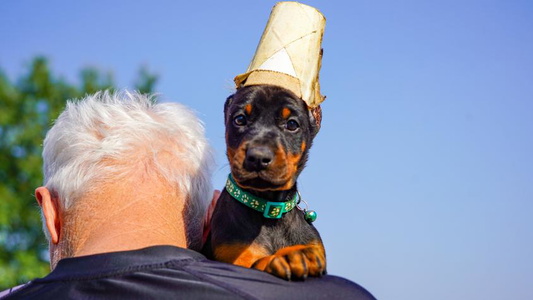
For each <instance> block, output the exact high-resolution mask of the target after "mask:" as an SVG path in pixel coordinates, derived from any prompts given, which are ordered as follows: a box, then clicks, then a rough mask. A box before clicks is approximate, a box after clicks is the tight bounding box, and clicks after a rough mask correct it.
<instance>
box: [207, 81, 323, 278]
mask: <svg viewBox="0 0 533 300" xmlns="http://www.w3.org/2000/svg"><path fill="white" fill-rule="evenodd" d="M224 115H225V124H226V143H227V156H228V159H229V163H230V167H231V174H230V176H229V178H228V183H227V184H226V188H225V189H224V190H223V192H222V194H221V196H220V198H219V200H218V203H217V205H216V207H215V211H214V213H213V216H212V219H211V231H210V235H209V237H208V240H207V242H206V246H205V248H204V253H206V254H207V255H208V256H209V257H211V258H212V259H215V260H218V261H223V262H228V263H233V264H237V265H241V266H244V267H252V268H256V269H259V270H263V271H266V272H269V273H271V274H274V275H276V276H278V277H281V278H285V279H304V278H306V277H307V276H320V275H322V274H324V273H325V271H326V257H325V251H324V246H323V244H322V241H321V239H320V235H319V234H318V232H317V230H316V229H315V227H314V226H313V225H311V224H310V222H309V221H308V220H306V218H305V217H304V212H303V211H302V210H300V209H299V207H296V204H297V202H299V200H300V199H299V193H298V191H297V187H296V179H297V178H298V175H299V174H300V173H301V171H302V170H303V168H304V165H305V163H306V161H307V157H308V151H309V148H310V147H311V144H312V141H313V138H314V137H315V135H316V134H317V133H318V130H319V128H320V120H321V112H320V107H318V108H316V109H314V110H310V109H308V107H307V105H306V104H305V102H304V101H303V100H301V99H300V98H298V97H296V96H295V95H294V94H293V93H292V92H290V91H288V90H286V89H284V88H281V87H277V86H270V85H256V86H248V87H243V88H241V89H239V90H238V91H237V92H236V93H235V94H234V95H232V96H230V97H229V98H228V99H227V100H226V103H225V105H224Z"/></svg>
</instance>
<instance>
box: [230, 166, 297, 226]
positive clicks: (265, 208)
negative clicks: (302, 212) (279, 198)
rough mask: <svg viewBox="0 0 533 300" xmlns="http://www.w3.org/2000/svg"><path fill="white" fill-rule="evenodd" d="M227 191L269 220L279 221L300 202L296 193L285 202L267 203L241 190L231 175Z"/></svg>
mask: <svg viewBox="0 0 533 300" xmlns="http://www.w3.org/2000/svg"><path fill="white" fill-rule="evenodd" d="M226 191H228V193H229V194H230V195H231V196H232V197H233V198H234V199H235V200H237V201H239V202H240V203H242V204H244V205H246V206H248V207H249V208H252V209H254V210H257V211H258V212H262V213H263V217H265V218H267V219H279V218H281V217H282V216H283V214H284V213H287V212H289V211H291V210H292V209H293V208H295V207H296V205H297V204H298V203H299V202H300V194H299V193H294V196H293V197H292V198H291V199H290V200H288V201H285V202H273V201H267V200H265V199H263V198H259V197H257V196H254V195H252V194H250V193H248V192H246V191H244V190H243V189H241V188H240V187H239V186H238V185H237V183H236V182H235V180H234V179H233V176H231V174H229V176H228V181H226Z"/></svg>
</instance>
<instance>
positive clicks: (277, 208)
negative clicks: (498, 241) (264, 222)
mask: <svg viewBox="0 0 533 300" xmlns="http://www.w3.org/2000/svg"><path fill="white" fill-rule="evenodd" d="M284 212H285V203H283V202H282V203H280V202H271V201H268V202H267V203H266V206H265V211H264V213H263V217H265V218H268V219H280V218H281V216H283V213H284Z"/></svg>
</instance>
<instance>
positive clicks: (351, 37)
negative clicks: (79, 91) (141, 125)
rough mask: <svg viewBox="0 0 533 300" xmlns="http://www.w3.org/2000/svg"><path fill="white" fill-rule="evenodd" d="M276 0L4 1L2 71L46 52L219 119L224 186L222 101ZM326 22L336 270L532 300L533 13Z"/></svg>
mask: <svg viewBox="0 0 533 300" xmlns="http://www.w3.org/2000/svg"><path fill="white" fill-rule="evenodd" d="M274 3H275V1H266V0H265V1H244V0H239V1H231V0H228V1H158V0H152V1H54V0H51V1H13V0H6V1H1V2H0V16H1V17H0V68H2V69H3V70H4V71H5V72H6V73H7V74H8V75H9V76H10V77H11V78H16V77H17V76H19V75H21V74H23V73H24V72H25V70H26V68H27V66H28V64H29V62H30V61H31V59H32V58H33V57H34V56H35V55H45V56H47V57H48V58H50V60H51V66H52V69H53V70H54V72H55V73H56V74H60V75H61V76H63V77H64V78H66V79H68V80H70V81H77V80H78V73H79V70H80V69H81V68H83V67H85V66H94V67H97V68H99V69H100V70H102V71H112V72H113V74H114V78H115V81H116V82H117V84H118V86H119V87H124V88H127V87H131V86H132V81H133V80H134V78H135V75H136V73H137V71H138V69H139V67H140V66H141V65H146V66H148V68H149V69H150V70H151V71H152V72H155V73H157V74H159V75H160V78H161V79H160V81H159V84H158V85H157V91H158V92H159V93H161V99H162V100H165V101H178V102H181V103H184V104H186V105H188V106H190V107H192V108H193V109H194V110H196V111H197V112H198V114H199V116H200V117H201V118H202V120H203V121H204V122H205V124H206V129H207V134H208V137H209V139H210V141H211V142H212V145H213V147H214V148H215V150H216V151H217V158H218V167H217V171H216V173H215V176H214V182H215V186H217V187H219V188H222V186H223V184H224V179H225V177H226V174H227V173H228V171H229V169H228V167H227V163H226V158H225V155H224V149H225V146H224V133H223V132H224V128H223V121H222V106H223V102H224V99H225V98H226V97H227V96H228V95H229V94H230V93H231V92H232V79H233V77H234V76H235V75H237V74H240V73H242V72H244V71H245V70H246V67H247V66H248V63H249V62H250V60H251V59H252V56H253V53H254V50H255V47H256V46H257V43H258V41H259V38H260V35H261V33H262V30H263V28H264V25H265V24H266V21H267V19H268V15H269V13H270V10H271V8H272V6H273V5H274ZM304 3H306V4H309V5H312V6H315V7H317V8H319V9H320V10H321V11H322V12H323V13H324V15H325V16H326V18H327V25H326V33H325V37H324V44H323V47H324V51H325V52H324V60H323V68H322V72H321V85H322V92H323V93H324V94H325V95H327V100H326V101H325V102H324V103H323V105H322V107H323V111H324V118H323V126H322V130H321V132H320V133H319V135H318V136H317V138H316V139H315V143H314V146H313V148H312V151H311V156H310V161H309V163H308V167H307V169H306V170H305V171H304V173H303V174H302V176H301V178H300V181H299V185H300V188H301V192H302V195H303V197H304V198H305V199H306V201H307V202H308V203H309V204H310V206H311V208H312V209H314V210H316V211H317V212H318V220H317V221H316V222H315V224H316V226H317V228H318V229H319V231H320V232H321V234H322V236H323V239H324V241H325V244H326V250H327V252H328V263H329V272H330V273H331V274H335V275H341V276H345V277H347V278H349V279H351V280H353V281H355V282H357V283H359V284H361V285H363V286H364V287H366V288H367V289H368V290H369V291H371V292H372V293H373V294H374V295H375V296H376V297H377V298H378V299H411V300H412V299H421V300H422V299H532V298H533V285H532V284H531V278H533V258H532V257H531V254H532V253H533V218H532V215H533V159H532V154H533V83H532V81H533V55H532V54H533V2H531V1H518V0H511V1H491V0H486V1H474V0H463V1H456V0H448V1H414V0H413V1H393V0H383V1H376V0H374V1H370V0H361V1H360V0H352V1H348V0H346V1H340V0H337V1H336V0H328V1H324V0H323V1H319V0H316V1H306V2H304Z"/></svg>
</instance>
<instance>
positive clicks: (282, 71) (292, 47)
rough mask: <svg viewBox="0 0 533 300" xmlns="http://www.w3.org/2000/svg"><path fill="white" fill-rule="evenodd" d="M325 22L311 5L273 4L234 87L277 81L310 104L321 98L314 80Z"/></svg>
mask: <svg viewBox="0 0 533 300" xmlns="http://www.w3.org/2000/svg"><path fill="white" fill-rule="evenodd" d="M325 26H326V18H324V16H323V15H322V14H321V13H320V12H319V11H318V10H317V9H315V8H313V7H311V6H307V5H304V4H301V3H298V2H280V3H278V4H276V5H275V6H274V8H273V9H272V12H271V13H270V18H269V20H268V23H267V25H266V27H265V31H264V32H263V36H262V37H261V41H260V42H259V45H258V46H257V50H256V51H255V55H254V58H253V60H252V62H251V63H250V66H249V67H248V70H247V71H246V73H244V74H241V75H237V76H236V77H235V85H236V87H237V89H239V88H241V87H244V86H249V85H257V84H272V85H277V86H281V87H284V88H286V89H288V90H290V91H292V92H293V93H294V94H296V96H298V97H300V98H301V99H303V100H304V101H305V102H306V103H307V105H308V106H309V107H310V108H315V107H317V106H319V105H320V103H322V102H323V101H324V99H325V97H324V96H322V95H321V94H320V84H319V82H318V73H319V71H320V66H321V63H322V48H321V44H322V36H323V34H324V28H325Z"/></svg>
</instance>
